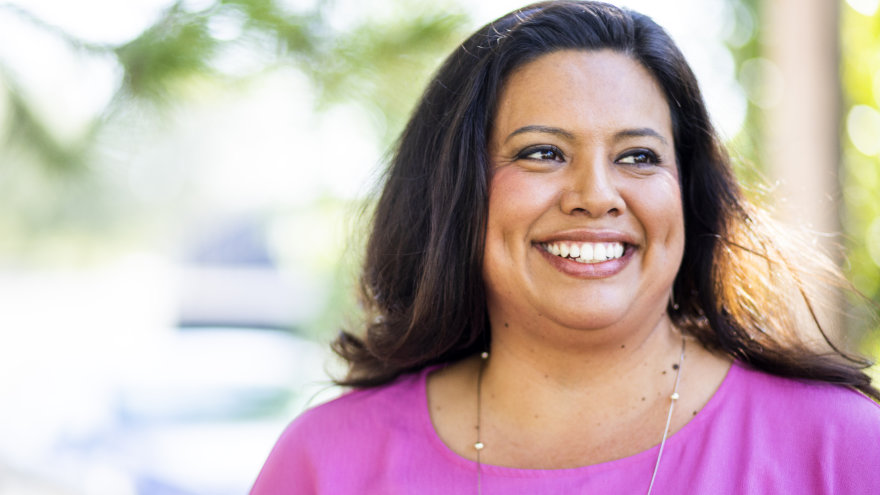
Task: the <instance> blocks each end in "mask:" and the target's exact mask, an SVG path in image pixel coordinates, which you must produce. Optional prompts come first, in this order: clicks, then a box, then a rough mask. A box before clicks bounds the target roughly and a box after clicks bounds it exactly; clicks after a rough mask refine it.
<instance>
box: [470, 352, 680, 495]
mask: <svg viewBox="0 0 880 495" xmlns="http://www.w3.org/2000/svg"><path fill="white" fill-rule="evenodd" d="M684 349H685V338H684V335H682V336H681V354H680V355H679V357H678V366H676V367H675V383H674V384H673V386H672V394H670V395H669V411H668V412H667V413H666V427H665V428H664V429H663V438H662V439H661V440H660V448H659V449H658V450H657V461H656V462H655V463H654V472H653V473H652V474H651V483H650V484H649V485H648V492H647V495H651V490H653V489H654V481H655V480H656V479H657V471H658V470H659V469H660V459H661V458H662V457H663V447H664V446H665V445H666V438H667V437H668V436H669V427H670V426H671V425H672V412H673V411H674V410H675V403H676V402H677V401H678V399H679V397H680V396H679V395H678V384H679V381H680V379H681V368H682V366H683V365H684ZM480 358H481V359H480V369H479V371H478V372H477V441H476V442H474V450H476V451H477V495H482V493H483V464H482V462H481V461H480V453H481V452H482V451H483V449H484V448H485V447H486V445H485V444H484V443H483V440H482V438H483V437H482V431H481V430H480V426H481V424H482V421H481V420H482V416H483V414H482V412H483V411H482V407H483V370H484V369H485V368H486V362H487V361H488V360H489V353H488V352H486V351H484V352H483V353H482V354H481V355H480Z"/></svg>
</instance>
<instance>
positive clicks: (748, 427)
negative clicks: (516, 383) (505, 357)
mask: <svg viewBox="0 0 880 495" xmlns="http://www.w3.org/2000/svg"><path fill="white" fill-rule="evenodd" d="M430 371H431V370H430V369H426V370H423V371H422V372H420V373H417V374H413V375H407V376H403V377H401V378H399V379H398V380H397V381H395V382H394V383H392V384H389V385H386V386H383V387H379V388H374V389H367V390H358V391H354V392H351V393H348V394H346V395H344V396H342V397H340V398H338V399H336V400H333V401H331V402H328V403H326V404H323V405H320V406H317V407H315V408H313V409H311V410H308V411H306V412H305V413H303V414H302V415H300V416H299V417H298V418H297V419H296V420H295V421H294V422H293V423H292V424H291V425H290V426H289V427H288V428H287V429H286V430H285V432H284V433H283V434H282V435H281V438H280V439H279V440H278V443H277V444H276V446H275V448H274V449H273V450H272V452H271V454H270V455H269V458H268V460H267V461H266V464H265V465H264V466H263V469H262V471H261V472H260V474H259V476H258V477H257V480H256V482H255V484H254V486H253V489H252V491H251V495H268V494H318V493H320V494H332V495H346V494H383V495H392V494H420V495H429V494H438V495H439V494H443V495H448V494H461V493H465V494H469V493H477V470H476V463H474V462H472V461H469V460H467V459H464V458H462V457H460V456H458V455H457V454H455V453H454V452H453V451H452V450H450V449H449V447H447V446H446V445H445V444H444V443H443V442H442V441H441V440H440V438H439V437H438V436H437V433H436V432H435V430H434V428H433V426H432V424H431V418H430V414H429V411H428V401H427V395H426V387H425V381H426V377H427V375H428V373H429V372H430ZM657 449H658V447H657V446H655V447H653V448H651V449H648V450H646V451H644V452H640V453H638V454H636V455H633V456H631V457H626V458H623V459H618V460H614V461H610V462H604V463H601V464H596V465H592V466H584V467H580V468H573V469H558V470H530V469H513V468H506V467H498V466H491V465H485V464H484V465H483V466H482V493H483V494H485V495H492V494H505V495H515V494H524V495H525V494H529V495H541V494H548V495H550V494H553V495H558V494H569V493H590V494H592V493H595V494H639V493H645V492H646V491H647V487H648V483H649V481H650V478H651V473H652V472H653V469H654V462H655V461H656V458H657ZM653 493H654V495H663V494H667V495H681V494H711V495H720V494H737V495H740V494H748V495H758V494H767V495H770V494H773V495H777V494H798V495H808V494H835V495H856V494H863V495H869V494H871V495H874V494H880V405H878V404H877V403H875V402H873V401H872V400H871V399H869V398H867V397H865V396H864V395H862V394H860V393H858V392H855V391H853V390H850V389H848V388H843V387H838V386H834V385H829V384H822V383H814V382H806V381H800V380H792V379H786V378H780V377H776V376H772V375H768V374H765V373H762V372H758V371H754V370H752V369H749V368H747V367H745V366H744V365H742V364H739V363H735V364H734V365H733V366H732V367H731V369H730V372H728V374H727V377H726V378H725V379H724V381H723V383H722V384H721V386H720V388H719V389H718V391H717V392H716V393H715V395H714V396H713V397H712V398H711V399H710V400H709V402H708V403H707V404H706V406H705V407H704V408H703V410H701V411H700V412H699V413H698V414H697V415H696V416H694V418H693V419H692V420H691V421H690V422H689V423H688V424H687V425H685V426H684V428H682V429H681V430H680V431H678V432H676V433H675V434H674V435H672V436H670V437H669V439H668V440H667V442H666V446H665V448H664V452H663V460H662V462H661V464H660V470H659V472H658V474H657V481H656V482H655V485H654V490H653Z"/></svg>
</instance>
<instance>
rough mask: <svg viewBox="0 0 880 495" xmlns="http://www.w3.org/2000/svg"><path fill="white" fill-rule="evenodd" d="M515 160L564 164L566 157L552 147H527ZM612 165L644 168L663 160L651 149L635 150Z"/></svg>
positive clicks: (621, 155) (619, 156)
mask: <svg viewBox="0 0 880 495" xmlns="http://www.w3.org/2000/svg"><path fill="white" fill-rule="evenodd" d="M515 158H516V159H517V160H531V161H539V162H541V161H553V162H564V161H565V160H566V156H565V154H564V153H563V152H562V150H560V149H559V148H557V147H556V146H552V145H538V146H529V147H527V148H525V149H523V150H522V151H520V152H519V153H517V154H516V157H515ZM614 163H617V164H621V165H634V166H637V167H646V166H653V165H659V164H661V163H663V160H662V158H661V157H660V155H659V154H658V153H657V152H655V151H653V150H651V149H648V148H635V149H630V150H626V151H624V152H623V153H621V154H620V155H618V156H617V158H615V159H614Z"/></svg>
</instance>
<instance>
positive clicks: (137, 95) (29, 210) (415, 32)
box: [0, 0, 466, 254]
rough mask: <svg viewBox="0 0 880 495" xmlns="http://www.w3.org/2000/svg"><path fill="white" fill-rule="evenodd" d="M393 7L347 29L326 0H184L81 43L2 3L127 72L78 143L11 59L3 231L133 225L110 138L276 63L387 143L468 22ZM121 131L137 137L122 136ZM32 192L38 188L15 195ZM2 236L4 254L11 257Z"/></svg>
mask: <svg viewBox="0 0 880 495" xmlns="http://www.w3.org/2000/svg"><path fill="white" fill-rule="evenodd" d="M394 3H396V4H397V6H398V10H399V11H400V12H401V15H400V16H393V17H392V18H378V17H377V18H370V17H368V18H363V19H358V20H356V21H355V22H353V23H352V25H350V26H346V27H344V28H339V27H338V26H336V25H334V24H333V23H332V22H330V21H331V20H332V18H333V15H334V11H333V5H332V3H331V2H329V1H325V0H318V1H317V2H316V3H315V5H314V7H311V8H307V9H304V10H302V11H293V10H291V9H290V8H289V7H287V4H285V3H284V2H282V1H279V0H215V1H214V2H213V3H210V4H208V5H207V6H204V7H201V8H198V9H196V8H193V7H192V6H191V5H192V2H184V1H182V0H176V1H174V2H173V3H171V4H170V5H169V6H168V7H167V8H166V9H164V10H163V11H162V12H161V14H160V15H159V16H158V18H157V19H156V20H155V22H153V23H152V25H151V26H149V27H148V28H146V29H145V30H144V31H143V32H141V33H139V34H138V35H136V36H134V37H133V38H132V39H131V40H130V41H127V42H124V43H119V44H115V45H114V44H107V43H94V42H89V41H85V40H82V39H79V38H77V37H76V36H74V35H72V34H70V33H68V32H66V31H64V30H63V29H60V28H59V27H57V26H54V25H51V24H49V23H47V22H45V21H44V20H42V19H40V18H39V17H38V16H35V15H33V14H31V13H30V12H28V11H27V10H25V9H23V8H21V7H18V6H15V5H12V4H8V3H0V10H3V11H6V13H11V14H12V15H13V16H14V17H15V18H17V19H18V20H19V21H20V22H22V23H25V24H29V25H31V26H35V27H36V28H38V29H40V30H42V31H43V32H45V33H49V34H50V35H51V36H53V37H55V38H56V39H57V40H60V41H62V42H63V43H65V44H66V45H67V46H69V48H70V49H71V52H72V54H75V55H77V56H82V57H95V58H100V59H103V60H107V59H109V60H111V61H112V62H113V63H115V64H116V66H117V69H118V70H119V72H120V73H121V77H120V81H119V86H118V87H117V88H116V92H115V95H114V96H113V97H112V98H110V99H109V103H108V104H107V106H106V107H105V108H103V110H101V111H100V112H98V113H97V114H95V115H94V117H93V118H92V120H91V122H89V123H87V124H86V126H85V128H84V129H82V130H81V132H78V133H75V136H74V137H73V138H71V137H69V136H65V137H61V136H60V135H59V134H58V133H57V131H55V130H53V126H52V125H50V124H51V120H50V119H52V117H53V116H52V115H46V112H45V111H44V112H42V113H41V112H39V111H37V108H39V105H38V104H37V102H35V101H33V100H32V98H33V95H32V94H30V93H29V92H28V91H23V90H22V89H23V88H21V87H19V86H18V82H17V79H18V75H17V74H16V73H15V72H14V70H13V69H12V67H10V66H8V65H7V64H5V62H4V60H3V59H2V58H0V112H2V110H3V108H4V106H5V110H6V111H5V113H6V115H5V116H4V115H0V164H2V166H0V178H2V181H0V182H2V184H0V193H2V192H4V191H6V194H3V195H2V197H0V211H2V213H0V237H3V238H22V239H30V240H32V241H33V242H32V244H34V245H37V244H39V245H43V244H45V242H46V240H47V239H46V235H47V233H50V232H62V231H68V230H70V231H72V232H79V233H80V234H82V237H83V238H87V235H85V234H87V233H89V232H92V233H97V232H105V231H106V229H108V228H111V229H112V228H115V227H118V226H120V225H123V224H131V223H133V218H132V214H133V212H134V210H135V209H136V207H137V205H136V204H135V201H134V200H133V199H132V198H129V197H127V195H126V194H125V192H124V191H122V190H121V189H122V188H121V187H120V184H119V183H118V178H114V177H110V176H107V174H108V170H107V166H106V164H102V163H100V158H101V155H102V154H103V155H106V154H107V150H106V149H105V148H106V145H107V143H111V147H112V146H128V145H130V144H131V142H132V141H133V140H134V139H135V138H134V137H132V136H136V135H137V134H136V133H140V134H143V135H144V139H148V138H149V134H150V133H151V132H155V130H156V129H158V128H161V127H162V126H163V119H166V118H169V117H173V116H174V113H175V112H177V111H178V110H179V109H181V108H184V107H185V106H186V105H187V104H188V103H190V102H194V101H199V99H200V98H206V97H209V95H218V94H220V95H222V94H229V95H232V94H234V92H235V91H237V90H239V89H242V88H245V87H246V86H247V84H248V83H249V81H253V80H256V79H257V78H259V77H260V76H262V75H263V74H265V73H266V72H269V71H273V70H277V69H281V70H289V69H291V68H292V69H293V70H295V71H298V72H299V73H301V74H303V75H305V76H306V78H307V79H308V80H309V81H310V83H311V86H312V88H313V93H314V94H316V95H317V100H316V101H314V102H312V103H313V105H314V108H315V109H316V110H318V111H320V110H325V109H327V108H328V107H331V106H334V105H338V104H345V105H350V104H356V105H360V106H362V107H363V108H365V109H366V110H367V111H368V112H369V113H370V115H371V116H372V118H373V120H374V121H375V122H376V123H377V128H378V131H377V132H378V136H379V137H380V139H382V141H383V144H385V145H387V144H388V143H390V142H391V140H392V139H393V136H394V135H396V134H397V133H398V132H399V130H400V127H401V126H402V123H403V122H404V120H405V118H406V116H407V114H408V112H409V109H410V108H411V106H412V105H413V102H414V101H415V99H416V98H417V97H418V91H419V90H420V87H421V86H422V85H423V84H422V81H423V80H425V79H427V74H428V71H429V70H430V69H431V68H432V67H433V66H434V65H436V61H437V58H438V57H439V56H440V54H441V53H445V52H446V51H448V49H449V48H450V47H451V46H452V45H453V44H454V43H455V42H457V41H458V39H459V37H460V33H459V32H458V31H457V30H458V29H459V28H460V27H461V26H463V25H465V24H466V22H465V18H464V16H463V15H461V14H455V13H450V9H449V7H448V6H445V9H444V10H442V11H441V7H434V8H428V7H426V6H425V5H417V2H410V1H408V0H395V2H394ZM202 5H204V4H202ZM403 13H406V15H402V14H403ZM108 22H112V21H110V20H108ZM218 26H220V27H221V28H222V27H224V26H226V27H229V26H231V27H232V29H231V32H230V31H229V30H227V31H226V32H224V31H223V30H222V29H218ZM229 58H233V59H235V60H237V61H238V62H239V64H238V65H234V64H233V67H232V68H231V69H230V68H229V66H228V65H224V63H225V62H227V61H228V59H229ZM242 60H245V61H246V63H244V64H242V63H241V61H242ZM74 98H75V97H74ZM4 103H5V104H4ZM2 124H5V125H2ZM144 128H146V129H144ZM120 136H122V137H123V138H125V139H127V140H128V141H126V142H124V143H122V144H121V142H120V140H119V138H120ZM126 143H127V144H126ZM102 147H103V148H102ZM111 153H112V149H111ZM119 165H120V167H124V166H126V165H124V164H119ZM119 173H120V172H119V171H113V170H111V171H109V174H110V175H111V176H112V175H113V174H117V175H118V174H119ZM181 173H182V174H183V173H185V172H184V171H181ZM114 181H116V182H114ZM21 190H27V191H29V193H28V194H22V193H16V192H15V191H21ZM74 191H78V192H77V193H74ZM52 212H54V213H52ZM154 213H155V212H152V211H147V212H145V215H150V214H154ZM123 219H124V220H125V221H123ZM95 241H96V242H98V243H104V242H105V241H104V240H103V239H100V238H98V237H95ZM4 245H7V244H0V253H6V254H8V251H7V250H5V249H4Z"/></svg>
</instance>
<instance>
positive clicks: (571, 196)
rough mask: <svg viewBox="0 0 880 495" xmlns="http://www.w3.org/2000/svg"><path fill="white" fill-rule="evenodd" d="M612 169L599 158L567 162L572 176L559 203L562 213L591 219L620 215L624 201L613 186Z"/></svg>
mask: <svg viewBox="0 0 880 495" xmlns="http://www.w3.org/2000/svg"><path fill="white" fill-rule="evenodd" d="M613 166H614V165H613V164H611V163H607V162H606V160H605V159H603V158H593V159H590V160H589V161H586V160H584V161H583V162H581V163H576V162H573V163H571V164H570V167H571V169H570V170H571V172H572V173H571V175H570V178H569V183H568V184H566V186H565V189H564V191H563V193H562V198H561V200H560V207H561V208H562V211H563V213H566V214H585V215H588V216H590V217H593V218H600V217H602V216H604V215H613V216H617V215H620V214H621V213H623V210H624V208H625V202H624V200H623V198H622V197H621V195H620V193H619V191H618V189H617V186H616V185H615V181H614V177H613V173H614V172H613V170H612V169H611V167H613Z"/></svg>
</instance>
